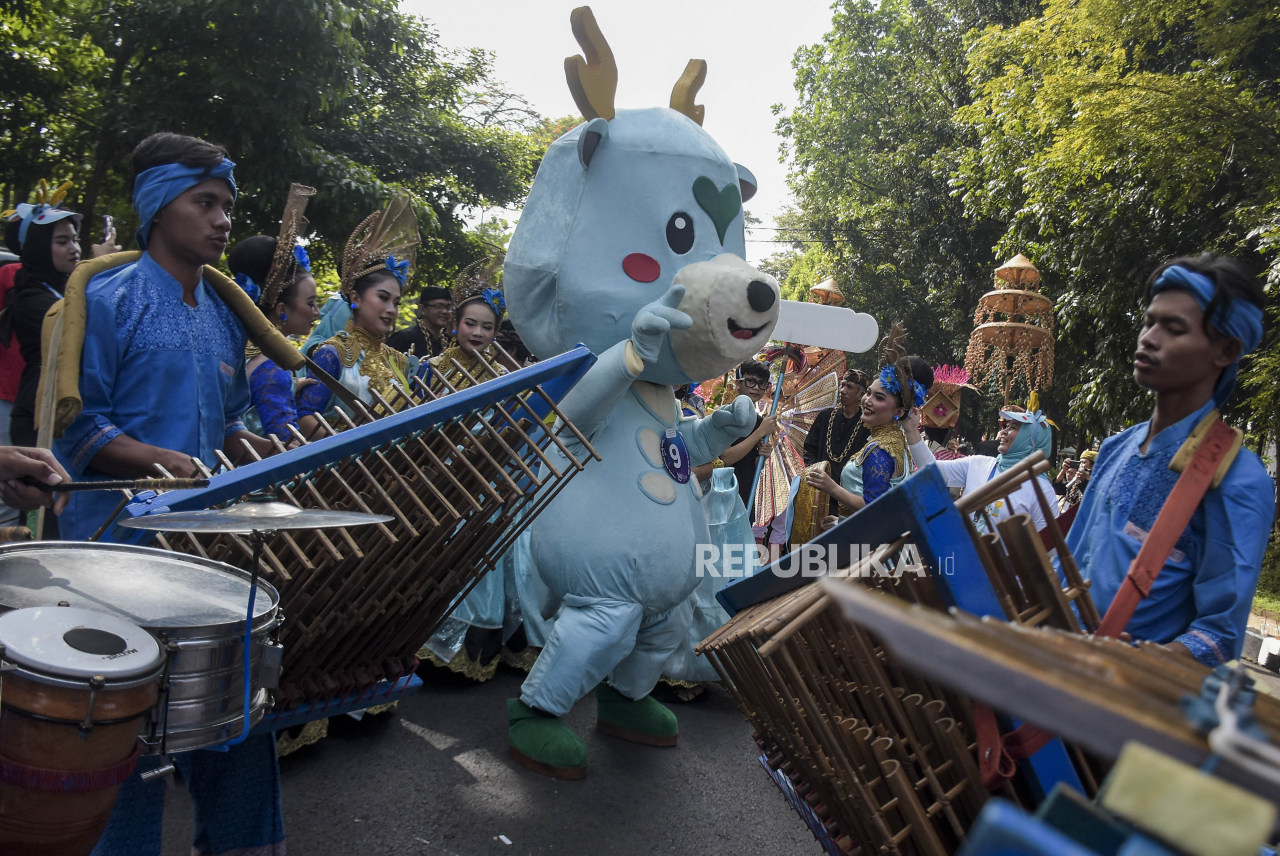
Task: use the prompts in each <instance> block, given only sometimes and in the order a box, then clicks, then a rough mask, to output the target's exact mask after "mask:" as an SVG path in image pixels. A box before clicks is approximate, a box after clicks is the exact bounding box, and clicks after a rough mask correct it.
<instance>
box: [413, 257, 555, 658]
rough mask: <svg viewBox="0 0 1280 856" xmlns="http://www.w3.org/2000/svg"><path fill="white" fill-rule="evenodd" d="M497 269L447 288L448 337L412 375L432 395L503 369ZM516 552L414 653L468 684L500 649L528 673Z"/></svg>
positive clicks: (472, 273)
mask: <svg viewBox="0 0 1280 856" xmlns="http://www.w3.org/2000/svg"><path fill="white" fill-rule="evenodd" d="M501 266H502V259H501V257H498V258H497V259H494V260H489V259H484V260H481V261H479V262H474V263H472V264H471V265H468V266H467V268H466V269H465V270H464V271H463V272H462V275H461V276H460V277H459V278H458V281H457V283H456V284H455V285H454V288H453V300H454V319H455V330H454V336H453V338H454V342H453V343H452V344H451V345H450V346H449V347H447V348H445V350H444V352H443V353H442V354H440V355H439V356H437V357H433V358H432V359H431V360H430V361H429V362H428V364H427V366H426V368H425V370H423V371H420V372H419V374H420V375H421V376H422V377H423V379H424V381H425V382H426V383H427V384H428V385H429V386H430V388H431V391H432V392H434V393H435V394H436V395H448V394H449V393H450V392H456V391H458V390H462V389H466V388H468V387H471V386H474V385H475V384H477V383H483V382H485V381H486V380H492V379H493V378H496V377H500V376H502V375H504V374H506V373H507V370H506V368H504V367H503V366H502V364H501V363H499V361H498V352H497V348H495V347H494V345H493V340H494V337H495V336H496V335H497V332H498V325H499V324H500V323H501V321H502V313H503V311H504V310H505V309H506V299H505V298H504V297H503V295H502V290H501V288H499V287H498V286H497V285H496V284H495V283H494V281H493V277H494V276H495V275H496V274H497V272H498V270H500V269H501ZM522 550H527V540H526V537H525V536H523V535H522V536H521V537H520V538H519V539H517V541H516V543H515V544H514V545H513V546H512V548H511V549H510V550H509V551H508V552H507V553H506V555H504V556H503V558H502V560H501V561H500V562H499V563H498V566H497V567H496V568H494V569H493V570H492V571H490V572H489V573H487V574H485V575H484V577H482V578H481V579H480V582H478V583H477V584H476V587H475V588H474V589H472V590H471V593H470V594H468V595H467V597H466V598H465V599H464V600H463V601H462V602H461V603H459V604H458V605H457V607H455V608H454V610H453V612H452V613H451V614H450V615H449V617H448V618H447V619H445V621H444V623H443V624H441V626H440V629H439V630H437V631H436V633H435V635H434V636H432V637H431V638H430V639H429V640H427V644H426V645H424V646H423V648H422V650H420V651H419V652H418V656H419V657H420V658H422V659H424V660H427V661H428V662H430V663H433V664H434V665H436V666H442V667H447V668H448V669H449V670H450V671H452V672H455V673H457V674H459V675H463V676H464V677H467V678H470V679H471V680H473V681H487V680H489V679H490V678H492V677H493V676H494V674H495V672H496V671H497V669H498V661H499V655H500V654H503V655H505V659H506V660H507V661H508V662H510V663H511V664H512V665H514V666H516V667H522V668H524V669H526V670H527V669H528V668H529V667H530V666H531V665H532V659H533V657H536V651H534V650H533V649H532V648H531V647H529V635H530V634H529V630H528V629H526V627H525V624H526V620H537V621H538V622H539V624H541V617H540V616H526V615H525V614H524V610H522V609H521V600H522V595H523V600H524V601H525V603H526V604H529V603H535V604H536V601H535V600H534V599H533V593H532V589H531V588H530V586H529V585H528V583H529V580H528V574H519V573H518V570H519V569H518V567H517V565H518V560H519V559H520V557H521V551H522ZM522 566H523V565H522ZM536 611H537V610H536V606H535V608H534V612H536ZM533 635H534V638H535V639H536V640H537V643H538V644H540V643H541V641H542V639H543V637H542V636H541V635H539V634H538V633H537V632H536V631H535V632H534V633H533ZM504 643H506V645H507V651H505V652H504V651H503V645H504Z"/></svg>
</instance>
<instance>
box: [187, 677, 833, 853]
mask: <svg viewBox="0 0 1280 856" xmlns="http://www.w3.org/2000/svg"><path fill="white" fill-rule="evenodd" d="M522 678H523V676H522V675H520V674H518V673H513V672H508V671H506V670H505V669H503V670H500V671H499V673H498V675H497V677H495V678H494V679H493V680H492V681H489V682H488V683H486V684H483V685H468V686H457V685H454V684H453V683H452V682H449V681H439V680H430V681H429V683H428V684H427V686H425V687H424V688H423V690H422V691H421V692H419V693H418V694H417V695H415V696H413V697H412V698H410V699H407V700H406V701H402V702H401V703H400V706H399V708H398V709H397V710H396V711H395V712H393V713H389V714H385V715H382V716H378V717H366V719H365V720H364V721H363V722H359V723H357V722H355V721H354V720H351V719H349V718H347V717H340V718H338V719H335V720H331V724H330V736H329V737H328V738H326V739H325V740H322V741H320V742H319V743H317V744H315V745H314V746H310V747H306V748H304V749H302V750H299V751H298V752H297V753H295V754H293V755H291V756H289V757H286V758H284V759H282V760H281V765H280V766H281V775H282V779H283V788H284V810H285V830H286V832H287V834H288V849H289V853H290V854H292V856H348V855H349V854H351V856H354V854H360V856H366V854H367V856H380V854H441V856H481V854H485V855H486V856H487V854H497V856H523V854H533V853H566V854H611V856H630V854H636V856H641V854H643V856H649V855H650V854H680V856H685V854H697V856H717V854H725V856H728V854H733V856H750V854H769V856H792V854H795V856H820V854H821V850H820V848H819V846H818V844H817V842H816V841H814V839H813V837H812V836H811V835H810V834H809V831H808V830H807V829H806V828H805V826H804V824H803V823H802V822H801V821H800V819H799V817H798V816H797V815H796V814H795V813H794V812H792V810H791V809H790V808H789V807H788V806H787V804H786V803H785V802H784V801H783V798H782V795H781V794H780V793H779V792H778V790H777V789H776V788H775V787H774V785H773V784H772V782H770V780H769V779H768V777H767V776H766V774H765V772H764V770H763V769H762V768H761V767H760V765H759V763H758V762H757V761H756V752H755V751H753V750H754V749H755V744H754V743H753V742H752V740H751V728H750V726H748V725H747V723H746V722H745V720H744V719H743V717H742V714H741V713H740V712H739V711H738V709H737V707H736V706H735V705H734V703H733V699H732V698H731V697H730V695H729V693H728V692H727V691H725V690H723V689H721V688H720V687H719V686H713V687H712V692H711V697H710V699H709V700H708V701H707V702H705V703H703V704H696V705H685V706H680V707H677V708H676V711H677V715H678V716H679V717H680V745H679V746H677V747H675V748H672V749H655V748H651V747H644V746H637V745H634V744H631V743H626V742H623V741H620V740H616V739H613V738H610V737H605V736H603V735H600V734H598V733H596V731H595V701H594V698H593V697H590V696H589V697H588V698H586V699H583V700H582V701H580V702H579V703H578V705H577V707H575V708H574V709H573V711H571V712H570V714H569V717H568V721H569V725H570V727H571V728H573V729H574V730H575V731H576V732H577V733H578V734H579V735H581V736H582V737H583V739H584V740H586V742H587V746H588V747H589V749H590V752H591V760H590V767H589V772H588V774H587V777H586V778H585V779H582V780H581V781H577V782H558V781H554V780H552V779H548V778H544V777H543V776H539V775H537V774H536V773H531V772H529V771H528V770H525V769H524V768H523V767H521V766H519V765H518V764H516V763H515V762H514V761H512V760H511V759H510V758H509V757H508V756H507V721H506V713H505V708H504V701H505V699H507V698H508V697H511V696H515V695H517V694H518V692H519V686H520V682H521V680H522ZM499 836H505V837H506V838H507V839H509V840H510V841H511V843H510V844H509V845H508V844H506V843H504V842H502V841H501V840H500V839H499ZM190 847H191V803H190V800H189V799H188V797H187V794H186V791H185V790H183V789H182V787H181V786H180V785H179V786H177V787H174V788H171V789H170V791H169V795H168V801H167V805H166V811H165V849H164V852H165V856H189V854H190V852H191V850H190Z"/></svg>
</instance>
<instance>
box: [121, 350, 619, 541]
mask: <svg viewBox="0 0 1280 856" xmlns="http://www.w3.org/2000/svg"><path fill="white" fill-rule="evenodd" d="M595 361H596V357H595V355H594V354H592V353H591V352H590V351H589V350H587V348H586V347H584V346H582V345H579V346H578V347H576V348H574V349H573V350H572V351H568V352H566V353H564V354H560V355H559V356H556V357H552V358H551V359H549V360H545V361H543V362H540V363H536V364H535V365H532V366H528V367H527V368H523V369H520V370H519V371H515V372H511V373H510V374H507V375H503V376H502V377H500V378H496V379H494V380H490V381H487V382H486V383H482V384H480V385H478V386H473V387H471V388H469V389H464V390H462V391H460V392H455V393H453V394H452V395H446V396H444V397H443V398H441V399H439V400H437V401H432V402H429V403H427V404H422V405H419V406H417V407H411V408H408V409H406V410H402V411H400V412H399V413H394V414H392V415H390V416H386V417H384V418H382V419H378V420H375V421H373V422H370V423H368V424H367V425H361V426H359V427H357V428H353V429H351V430H348V431H343V432H341V433H339V434H337V435H336V436H332V437H325V438H324V439H321V440H317V441H316V442H314V443H308V444H307V445H306V446H303V447H301V448H299V449H294V450H292V451H290V452H287V453H284V454H281V455H275V456H273V457H270V458H265V459H263V460H261V461H255V462H253V463H251V464H246V465H244V466H242V467H237V468H236V469H234V470H232V471H231V472H229V473H220V474H218V475H216V476H214V477H213V478H212V479H210V480H209V486H208V487H205V488H197V489H193V490H175V491H172V492H170V493H165V494H161V495H157V494H155V493H153V492H151V491H146V492H143V493H140V494H138V495H137V496H136V497H135V498H134V499H133V501H132V502H130V503H129V504H128V505H127V506H125V509H124V512H123V513H122V515H121V517H122V518H123V517H124V516H125V515H128V516H129V517H140V516H142V515H148V514H163V513H166V512H170V511H196V510H199V509H203V508H210V507H212V506H215V505H220V504H222V503H224V502H229V501H231V500H233V499H237V498H239V497H241V496H244V495H245V494H246V493H250V492H252V491H254V490H259V489H261V488H262V487H264V486H266V485H270V484H275V483H278V482H281V481H287V480H290V479H293V478H295V477H296V476H297V475H298V474H299V473H307V472H314V471H316V470H319V469H322V468H324V467H329V466H333V465H334V464H336V463H338V462H339V461H341V460H343V459H345V458H348V457H350V456H351V455H352V454H355V453H357V452H361V451H364V450H365V449H369V448H372V447H375V446H380V445H382V444H384V443H387V442H389V441H392V440H396V439H399V438H401V437H407V436H410V435H412V434H415V433H418V432H421V431H426V430H427V429H429V428H432V427H433V426H436V425H439V424H442V423H445V422H448V421H449V420H451V419H456V418H458V417H460V416H464V415H466V414H468V413H471V412H472V411H475V410H480V409H483V408H485V407H489V406H491V405H493V404H496V403H498V402H500V401H503V400H505V399H508V398H510V397H511V396H512V395H514V394H516V393H518V392H522V391H524V390H528V389H532V388H533V387H534V386H537V385H540V386H541V387H542V389H543V391H544V392H546V393H547V395H548V397H550V398H551V399H552V400H553V401H555V402H557V403H559V401H560V400H561V399H563V398H564V396H565V394H566V393H567V392H568V391H569V390H570V389H571V388H573V385H574V384H576V383H577V382H578V380H579V379H580V378H581V377H582V376H583V375H584V374H585V373H586V371H587V369H589V368H590V367H591V366H592V365H593V364H594V363H595ZM528 408H529V409H530V410H532V411H533V414H534V416H535V418H536V421H537V422H538V423H541V422H542V420H543V419H544V418H545V417H546V416H547V414H548V413H550V408H549V407H548V406H547V403H546V402H545V401H543V400H542V398H541V397H540V396H533V397H531V398H530V400H529V403H528ZM152 537H153V536H152V534H151V533H150V532H146V531H144V530H140V529H124V528H122V527H119V526H113V527H111V529H110V530H109V531H108V532H107V533H106V534H105V535H104V536H103V538H102V540H103V541H114V542H116V543H125V544H140V543H143V542H145V541H149V540H150V539H151V538H152Z"/></svg>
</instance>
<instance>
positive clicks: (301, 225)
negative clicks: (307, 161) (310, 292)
mask: <svg viewBox="0 0 1280 856" xmlns="http://www.w3.org/2000/svg"><path fill="white" fill-rule="evenodd" d="M315 195H316V189H315V188H314V187H307V186H306V185H303V184H291V185H289V198H288V200H286V202H285V203H284V216H283V217H281V218H280V237H279V238H277V239H276V254H275V256H274V257H272V259H271V269H270V270H269V271H267V280H266V282H264V283H263V284H262V298H261V299H260V300H259V301H258V305H259V306H260V307H262V309H263V310H267V309H270V308H271V307H273V306H275V305H276V301H277V300H279V299H280V292H282V291H284V289H285V288H287V287H288V285H289V284H290V283H291V282H293V280H294V277H296V276H297V273H298V268H299V267H301V268H302V269H303V270H306V271H310V270H311V260H310V259H309V258H307V251H306V250H305V249H304V248H303V247H301V246H299V245H298V238H299V236H301V235H305V234H306V232H307V225H308V224H307V218H306V217H303V216H302V212H304V211H306V210H307V200H308V199H310V198H311V197H312V196H315Z"/></svg>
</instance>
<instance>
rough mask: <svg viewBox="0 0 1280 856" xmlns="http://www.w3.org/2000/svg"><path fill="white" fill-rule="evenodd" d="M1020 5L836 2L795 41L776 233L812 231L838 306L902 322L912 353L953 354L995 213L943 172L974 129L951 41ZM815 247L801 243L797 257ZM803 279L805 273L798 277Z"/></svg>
mask: <svg viewBox="0 0 1280 856" xmlns="http://www.w3.org/2000/svg"><path fill="white" fill-rule="evenodd" d="M1031 11H1033V6H1032V4H1030V3H1026V2H1019V1H1018V0H1008V2H992V0H982V2H965V0H885V2H879V3H876V2H871V0H842V2H839V3H837V4H836V5H835V9H834V17H833V20H832V30H831V32H830V33H828V34H827V35H826V36H825V37H824V39H823V42H822V43H821V44H818V45H814V46H811V47H806V48H802V49H801V50H800V51H798V52H797V54H796V58H795V62H794V66H795V69H796V91H797V93H798V96H799V99H798V104H797V106H796V108H795V110H794V111H793V112H792V113H791V114H790V115H789V116H785V117H783V118H782V119H781V120H780V121H779V123H778V131H779V133H780V134H781V135H782V137H783V140H784V155H787V156H789V157H790V159H791V163H792V168H791V179H790V183H791V187H792V189H793V191H794V193H795V196H796V199H797V204H798V209H799V217H798V218H797V221H796V222H795V223H793V224H791V226H790V228H788V229H786V230H784V231H782V232H780V233H779V234H780V236H782V237H785V238H794V239H796V240H797V241H804V242H814V243H809V244H802V246H806V247H811V246H815V245H816V246H818V247H820V248H821V253H820V255H821V257H822V259H823V261H824V262H825V264H822V265H818V266H819V267H824V268H825V269H826V270H827V271H828V272H829V274H830V275H833V276H834V277H835V279H836V281H837V283H839V285H840V287H841V289H842V291H843V292H844V294H845V296H846V299H847V301H848V305H849V306H850V307H851V308H853V309H856V310H858V311H863V312H868V313H870V314H872V315H874V316H875V317H876V318H877V320H878V321H880V322H881V325H882V326H887V325H888V324H889V323H891V322H893V321H898V320H900V321H904V322H905V323H906V325H907V328H908V330H909V331H910V342H911V347H912V349H913V351H916V352H918V353H920V354H921V355H922V356H924V357H926V358H928V359H930V360H933V361H936V362H949V363H954V362H957V361H958V360H959V359H962V358H963V354H964V349H965V345H966V342H967V340H968V334H969V330H970V329H971V328H972V318H973V310H974V306H975V304H976V301H977V297H978V295H980V294H982V293H983V292H985V291H986V290H988V289H989V288H990V282H991V272H992V270H993V269H994V268H995V267H996V265H997V264H998V262H997V260H996V257H995V255H994V254H993V252H992V247H993V245H994V244H995V242H996V240H997V238H998V237H999V236H1000V234H1001V233H1002V232H1003V224H1002V223H1001V222H1000V221H999V220H997V219H994V218H990V217H984V216H972V217H966V215H965V210H964V206H963V202H962V201H961V200H960V199H957V198H955V196H954V195H953V189H952V187H951V177H952V174H953V173H954V171H955V169H956V166H957V164H958V162H959V157H960V156H961V153H962V152H963V151H965V150H966V148H967V147H968V146H970V145H972V143H973V142H974V141H975V140H976V135H975V134H974V133H973V132H972V131H971V130H969V129H967V128H965V127H964V126H962V125H961V124H959V123H958V122H957V121H956V120H955V116H954V114H955V111H956V109H957V108H959V107H961V106H964V105H966V104H968V103H969V101H970V92H969V86H968V83H967V81H966V79H965V74H964V73H965V66H964V59H963V42H964V37H965V34H966V33H967V32H969V31H970V30H971V29H973V28H974V27H980V26H985V25H987V24H990V23H997V22H999V23H1003V22H1011V21H1016V20H1019V19H1020V18H1021V17H1023V16H1025V15H1026V14H1030V13H1031ZM814 254H815V250H813V249H806V250H805V251H804V253H803V254H802V255H803V256H804V257H806V258H808V257H812V256H813V255H814ZM810 284H812V283H810Z"/></svg>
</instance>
